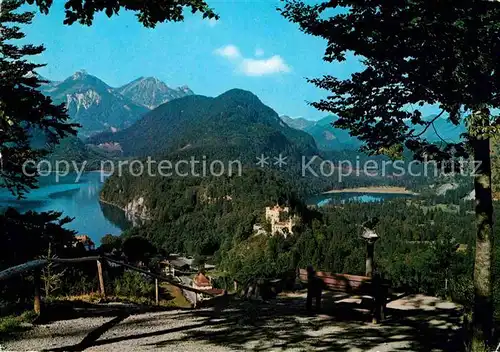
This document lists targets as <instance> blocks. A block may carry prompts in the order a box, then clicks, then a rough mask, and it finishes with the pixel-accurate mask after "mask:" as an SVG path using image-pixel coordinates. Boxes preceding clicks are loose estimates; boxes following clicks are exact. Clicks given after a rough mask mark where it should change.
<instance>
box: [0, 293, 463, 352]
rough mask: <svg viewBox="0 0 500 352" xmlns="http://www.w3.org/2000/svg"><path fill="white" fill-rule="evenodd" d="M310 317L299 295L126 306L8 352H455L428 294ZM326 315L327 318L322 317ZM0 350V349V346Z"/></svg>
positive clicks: (338, 307)
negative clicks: (375, 309) (192, 306)
mask: <svg viewBox="0 0 500 352" xmlns="http://www.w3.org/2000/svg"><path fill="white" fill-rule="evenodd" d="M328 301H331V300H327V299H325V305H324V307H323V310H322V312H323V313H324V314H319V315H314V316H310V315H308V314H307V313H306V312H305V310H304V297H303V296H293V297H290V296H288V297H280V298H279V299H278V300H276V301H273V302H270V303H263V302H260V303H256V302H252V303H250V302H234V303H233V304H231V306H230V308H227V309H225V310H224V311H223V312H222V313H221V314H220V316H218V317H214V316H213V310H212V309H210V308H204V309H199V310H171V311H162V312H153V313H151V312H150V313H139V312H135V313H134V312H131V311H130V310H127V309H124V310H119V311H115V312H114V313H113V314H111V315H110V316H108V317H90V318H89V317H87V318H77V319H68V320H60V321H57V322H54V323H51V324H48V325H40V326H36V327H35V328H34V329H33V330H31V331H30V332H27V333H25V334H24V335H22V336H21V338H20V339H19V340H17V341H11V342H9V343H7V344H5V346H3V347H4V349H5V350H7V351H27V350H31V351H34V350H36V351H39V350H51V351H83V350H85V351H124V352H127V351H134V352H138V351H152V350H173V351H193V352H198V351H221V352H222V351H255V350H257V351H285V350H286V351H341V352H342V351H346V352H347V351H348V352H358V351H372V352H376V351H378V352H389V351H418V352H420V351H421V352H424V351H425V352H430V351H456V350H457V343H459V342H458V341H457V337H458V335H459V331H458V326H459V325H460V315H461V314H460V309H458V308H457V307H456V306H455V305H453V304H450V303H447V302H443V301H440V300H438V299H436V298H432V297H425V296H414V297H407V298H405V299H401V300H398V301H394V302H392V303H390V304H389V306H388V319H387V320H386V321H385V322H384V323H383V324H380V325H373V324H371V323H370V320H371V318H370V315H369V314H368V311H367V310H366V309H363V307H362V305H361V304H359V303H358V302H356V301H354V302H353V300H344V301H339V302H337V303H335V305H334V306H333V305H331V304H328ZM326 313H328V314H326ZM0 350H1V349H0Z"/></svg>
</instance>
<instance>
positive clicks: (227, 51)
mask: <svg viewBox="0 0 500 352" xmlns="http://www.w3.org/2000/svg"><path fill="white" fill-rule="evenodd" d="M215 53H216V54H217V55H219V56H222V57H225V58H226V59H230V60H235V59H239V58H241V53H240V49H238V47H236V46H234V45H231V44H229V45H226V46H223V47H221V48H219V49H216V50H215Z"/></svg>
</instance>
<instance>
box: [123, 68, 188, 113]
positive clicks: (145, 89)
mask: <svg viewBox="0 0 500 352" xmlns="http://www.w3.org/2000/svg"><path fill="white" fill-rule="evenodd" d="M117 90H118V91H119V92H120V94H122V95H124V96H126V97H127V98H129V99H131V100H132V101H133V102H135V103H137V104H141V105H143V106H145V107H147V108H148V109H150V110H152V109H154V108H156V107H157V106H159V105H161V104H164V103H167V102H169V101H171V100H173V99H177V98H182V97H184V96H187V95H193V94H194V93H193V91H192V90H191V89H189V88H188V87H181V88H177V89H172V88H170V87H168V86H167V85H166V84H165V82H163V81H162V80H160V79H158V78H156V77H151V76H150V77H139V78H137V79H135V80H133V81H132V82H130V83H127V84H125V85H124V86H122V87H120V88H118V89H117Z"/></svg>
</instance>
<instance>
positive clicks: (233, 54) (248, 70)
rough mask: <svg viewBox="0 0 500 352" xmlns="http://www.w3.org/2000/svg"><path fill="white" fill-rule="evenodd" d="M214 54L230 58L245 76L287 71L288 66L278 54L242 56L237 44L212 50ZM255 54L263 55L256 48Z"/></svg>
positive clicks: (289, 69)
mask: <svg viewBox="0 0 500 352" xmlns="http://www.w3.org/2000/svg"><path fill="white" fill-rule="evenodd" d="M214 53H215V54H216V55H219V56H221V57H224V58H226V59H228V60H230V61H231V62H232V63H233V65H235V68H236V71H238V72H241V73H243V74H245V75H247V76H254V77H255V76H265V75H272V74H277V73H288V72H290V71H291V68H290V66H288V64H287V63H286V62H285V60H284V59H283V58H282V57H281V56H279V55H273V56H271V57H270V58H267V59H254V58H246V57H243V55H242V54H241V52H240V50H239V49H238V47H237V46H235V45H232V44H229V45H226V46H223V47H221V48H219V49H216V50H215V51H214ZM255 55H256V56H262V55H264V51H263V50H262V49H256V51H255Z"/></svg>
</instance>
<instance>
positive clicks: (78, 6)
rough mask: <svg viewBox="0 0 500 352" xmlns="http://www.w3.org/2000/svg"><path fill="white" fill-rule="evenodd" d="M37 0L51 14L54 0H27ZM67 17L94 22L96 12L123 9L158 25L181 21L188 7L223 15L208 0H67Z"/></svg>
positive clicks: (67, 20) (149, 24)
mask: <svg viewBox="0 0 500 352" xmlns="http://www.w3.org/2000/svg"><path fill="white" fill-rule="evenodd" d="M26 2H27V3H28V4H33V3H35V4H36V5H37V6H38V7H39V8H40V11H41V12H42V13H45V14H47V13H48V12H49V9H50V7H51V6H52V0H26ZM64 7H65V9H66V17H65V19H64V24H68V25H71V24H73V23H75V22H77V21H78V22H79V23H81V24H84V25H89V26H90V25H91V24H92V21H93V20H94V15H95V13H96V12H102V11H104V12H105V13H106V15H107V16H108V17H111V16H113V15H118V13H119V11H120V9H121V8H124V9H125V10H128V11H133V12H136V13H137V18H138V20H139V22H141V23H142V24H143V25H144V26H145V27H149V28H154V27H155V26H156V25H157V24H158V23H162V22H168V21H172V22H180V21H183V20H184V9H185V8H188V9H189V10H191V12H192V13H197V12H201V13H202V14H203V18H210V19H211V18H214V19H218V18H219V16H218V15H217V14H216V13H215V12H214V11H213V9H211V8H210V7H209V6H208V5H207V3H206V2H205V1H204V0H155V1H147V0H142V1H141V0H140V1H137V0H111V1H109V0H97V1H96V0H67V1H66V2H65V5H64Z"/></svg>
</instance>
